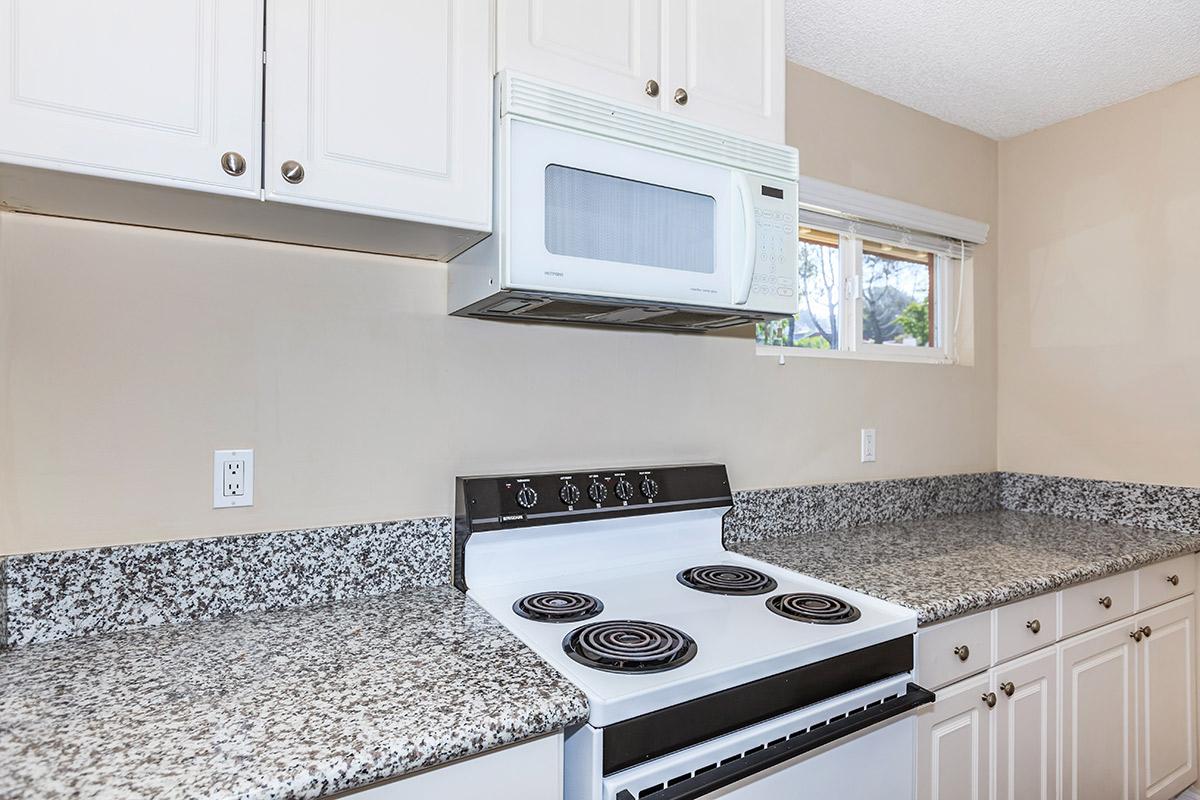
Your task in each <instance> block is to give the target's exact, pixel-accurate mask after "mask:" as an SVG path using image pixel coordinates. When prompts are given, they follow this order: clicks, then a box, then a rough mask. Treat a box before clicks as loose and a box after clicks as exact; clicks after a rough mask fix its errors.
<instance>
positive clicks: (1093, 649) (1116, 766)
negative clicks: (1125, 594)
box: [1058, 619, 1138, 800]
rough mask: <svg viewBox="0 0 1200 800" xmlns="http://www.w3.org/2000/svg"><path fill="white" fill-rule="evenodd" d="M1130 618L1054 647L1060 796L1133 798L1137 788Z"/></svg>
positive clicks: (1106, 799)
mask: <svg viewBox="0 0 1200 800" xmlns="http://www.w3.org/2000/svg"><path fill="white" fill-rule="evenodd" d="M1134 627H1135V626H1134V621H1133V619H1127V620H1121V621H1119V622H1115V623H1113V624H1112V625H1107V626H1105V627H1103V628H1099V629H1097V630H1095V631H1093V632H1091V633H1085V634H1083V635H1081V636H1078V637H1075V638H1073V639H1068V640H1067V641H1066V642H1064V643H1063V644H1060V645H1059V648H1058V650H1059V656H1058V657H1059V662H1058V663H1059V678H1060V681H1061V682H1060V684H1059V691H1060V692H1061V694H1062V701H1061V707H1062V716H1061V718H1060V720H1059V724H1060V726H1061V730H1062V764H1061V772H1062V787H1063V791H1062V797H1063V800H1133V798H1135V797H1137V796H1138V791H1137V759H1136V753H1137V744H1136V727H1135V719H1136V716H1135V715H1136V713H1137V702H1136V653H1135V651H1134V648H1135V647H1136V646H1137V645H1136V644H1135V642H1134V640H1133V639H1132V638H1131V637H1130V633H1131V632H1133V630H1134Z"/></svg>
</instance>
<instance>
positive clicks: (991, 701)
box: [979, 692, 996, 708]
mask: <svg viewBox="0 0 1200 800" xmlns="http://www.w3.org/2000/svg"><path fill="white" fill-rule="evenodd" d="M979 699H980V700H982V701H983V702H985V703H987V707H988V708H995V707H996V693H995V692H984V693H983V694H982V695H981V696H980V698H979Z"/></svg>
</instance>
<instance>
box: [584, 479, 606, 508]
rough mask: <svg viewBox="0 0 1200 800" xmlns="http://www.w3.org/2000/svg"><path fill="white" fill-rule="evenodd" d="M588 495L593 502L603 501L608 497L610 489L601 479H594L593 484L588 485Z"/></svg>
mask: <svg viewBox="0 0 1200 800" xmlns="http://www.w3.org/2000/svg"><path fill="white" fill-rule="evenodd" d="M588 497H590V498H591V500H592V502H593V503H603V502H604V498H606V497H608V489H605V488H604V484H603V483H601V482H600V481H592V485H591V486H589V487H588Z"/></svg>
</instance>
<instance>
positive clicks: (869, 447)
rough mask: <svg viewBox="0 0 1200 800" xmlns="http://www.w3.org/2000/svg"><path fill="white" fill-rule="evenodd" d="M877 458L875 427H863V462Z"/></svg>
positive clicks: (867, 462) (869, 461)
mask: <svg viewBox="0 0 1200 800" xmlns="http://www.w3.org/2000/svg"><path fill="white" fill-rule="evenodd" d="M874 460H875V429H874V428H863V429H862V463H864V464H869V463H871V462H873V461H874Z"/></svg>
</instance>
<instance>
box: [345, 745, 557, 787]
mask: <svg viewBox="0 0 1200 800" xmlns="http://www.w3.org/2000/svg"><path fill="white" fill-rule="evenodd" d="M562 741H563V737H562V734H561V733H556V734H553V735H551V736H543V737H542V738H540V739H534V740H532V741H529V742H523V743H521V744H517V745H513V746H511V747H505V748H502V749H500V750H493V751H490V752H487V753H482V754H480V755H477V756H473V757H471V758H464V759H462V760H461V761H452V762H450V763H449V764H443V765H442V766H440V767H434V768H432V769H427V770H424V771H423V772H418V773H416V774H414V775H411V776H409V777H406V778H401V779H400V780H397V781H392V782H391V783H383V784H379V785H377V786H369V787H367V788H366V789H359V790H357V791H354V792H349V793H347V794H345V795H339V797H345V798H347V799H348V800H349V799H350V798H353V800H429V799H430V798H435V797H441V798H458V797H462V798H468V797H486V798H488V800H562V795H563V783H562V763H563V755H562Z"/></svg>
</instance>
